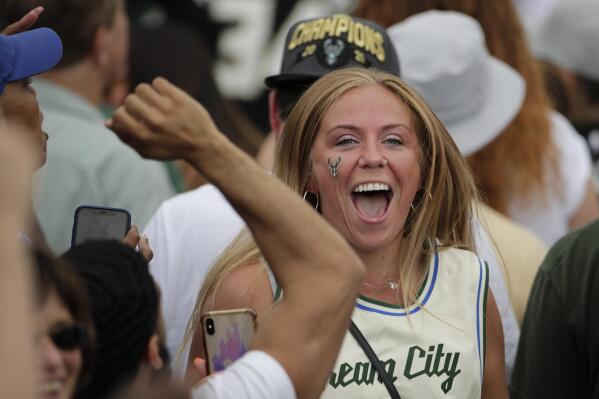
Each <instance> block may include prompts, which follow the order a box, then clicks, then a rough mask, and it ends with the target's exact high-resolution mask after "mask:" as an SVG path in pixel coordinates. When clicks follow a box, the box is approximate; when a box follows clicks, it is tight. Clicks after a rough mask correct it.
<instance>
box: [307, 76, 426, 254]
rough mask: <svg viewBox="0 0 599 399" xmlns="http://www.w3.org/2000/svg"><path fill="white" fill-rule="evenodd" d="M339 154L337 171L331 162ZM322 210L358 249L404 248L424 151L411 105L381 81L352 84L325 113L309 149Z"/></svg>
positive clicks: (313, 187)
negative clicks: (412, 115)
mask: <svg viewBox="0 0 599 399" xmlns="http://www.w3.org/2000/svg"><path fill="white" fill-rule="evenodd" d="M337 157H341V162H340V163H339V165H338V172H339V174H338V176H336V177H333V176H332V175H331V170H330V166H329V159H330V161H331V163H333V162H334V161H335V160H336V159H337ZM311 158H312V181H311V183H310V185H309V191H312V192H318V193H319V195H320V204H321V211H322V215H323V216H324V218H325V219H327V220H328V221H329V222H330V223H331V224H332V225H333V226H334V227H335V228H336V229H337V230H338V231H339V232H340V233H341V234H342V235H343V236H344V237H345V238H346V239H347V240H348V242H349V243H350V244H351V245H352V246H353V247H354V249H356V250H357V251H358V252H368V253H372V252H376V251H378V250H381V249H385V248H397V249H399V243H400V242H401V239H402V237H403V227H404V223H405V220H406V217H407V216H408V213H409V211H410V204H411V203H412V201H413V199H414V195H415V194H416V192H417V191H418V189H419V188H420V182H421V169H420V163H421V162H420V161H421V149H420V144H419V141H418V137H417V134H416V132H415V129H414V127H413V123H412V117H411V115H410V113H409V111H408V108H407V107H406V106H405V105H404V104H403V103H402V102H401V101H400V100H399V99H398V98H397V97H396V96H395V95H394V94H393V93H391V92H390V91H389V90H387V89H385V88H384V87H382V86H380V85H378V84H368V85H365V86H360V87H357V88H353V89H351V90H349V91H347V92H345V93H344V94H343V95H341V96H340V97H339V98H338V99H337V100H336V101H335V103H334V104H333V105H332V106H331V107H330V108H329V109H328V111H327V112H326V113H325V115H324V117H323V119H322V122H321V123H320V127H319V129H318V132H317V134H316V138H315V140H314V146H313V147H312V152H311Z"/></svg>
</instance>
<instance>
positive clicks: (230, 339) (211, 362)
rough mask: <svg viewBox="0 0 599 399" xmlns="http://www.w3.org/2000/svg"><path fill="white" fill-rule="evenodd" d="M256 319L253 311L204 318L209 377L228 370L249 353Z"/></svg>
mask: <svg viewBox="0 0 599 399" xmlns="http://www.w3.org/2000/svg"><path fill="white" fill-rule="evenodd" d="M255 319H256V314H255V312H253V311H252V310H249V309H244V310H237V311H235V310H233V311H222V312H209V313H207V314H206V315H205V316H204V317H203V318H202V327H203V330H204V331H203V332H204V334H203V335H204V346H205V349H206V358H207V363H208V364H207V365H208V373H209V374H212V373H214V372H217V371H222V370H224V369H225V368H226V367H227V366H229V365H230V364H231V363H233V362H234V361H235V360H237V359H239V358H240V357H242V356H243V354H244V353H245V352H247V351H248V349H249V347H250V344H251V341H252V338H253V337H254V329H255Z"/></svg>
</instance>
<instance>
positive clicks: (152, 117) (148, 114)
mask: <svg viewBox="0 0 599 399" xmlns="http://www.w3.org/2000/svg"><path fill="white" fill-rule="evenodd" d="M125 109H126V110H127V112H128V113H129V114H130V115H131V116H132V117H133V118H135V119H137V120H138V121H139V122H142V123H145V124H147V125H149V127H155V126H158V125H159V124H160V120H161V115H162V112H161V111H159V110H158V109H157V108H155V107H154V106H152V105H150V104H148V102H147V101H144V100H143V99H142V98H141V97H139V96H137V95H128V96H127V98H126V99H125Z"/></svg>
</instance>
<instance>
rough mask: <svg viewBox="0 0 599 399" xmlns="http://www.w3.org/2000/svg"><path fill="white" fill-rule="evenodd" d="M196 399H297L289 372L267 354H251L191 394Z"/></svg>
mask: <svg viewBox="0 0 599 399" xmlns="http://www.w3.org/2000/svg"><path fill="white" fill-rule="evenodd" d="M191 397H192V399H294V398H295V397H296V395H295V389H294V388H293V384H292V382H291V379H290V378H289V375H287V372H286V371H285V369H284V368H283V366H281V364H280V363H279V362H277V361H276V360H275V358H273V357H272V356H270V355H269V354H268V353H266V352H261V351H250V352H248V353H246V354H245V355H244V356H243V357H242V358H241V359H239V360H237V361H236V362H235V363H233V364H232V365H231V366H229V367H227V369H225V370H224V371H222V372H220V373H218V374H215V375H213V376H211V377H208V378H207V379H206V381H204V382H203V383H201V384H200V385H198V386H197V387H196V388H194V389H193V390H192V391H191Z"/></svg>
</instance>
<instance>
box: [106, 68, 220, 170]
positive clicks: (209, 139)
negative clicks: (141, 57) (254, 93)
mask: <svg viewBox="0 0 599 399" xmlns="http://www.w3.org/2000/svg"><path fill="white" fill-rule="evenodd" d="M106 125H107V127H108V128H110V129H112V130H114V131H115V132H116V134H117V135H118V136H119V137H120V139H121V140H122V141H124V142H125V143H127V144H128V145H130V146H131V147H133V148H134V149H135V150H136V151H137V152H139V153H140V154H141V155H142V156H143V157H146V158H153V159H160V160H168V159H176V158H182V159H190V158H192V157H193V156H194V155H197V154H198V153H200V154H201V153H205V151H210V149H211V147H212V144H214V142H216V141H218V140H219V139H220V138H222V137H223V136H222V134H221V133H220V132H219V131H218V129H217V128H216V126H215V125H214V122H213V121H212V119H211V118H210V115H209V114H208V112H207V111H206V109H204V107H203V106H202V105H200V104H199V103H198V102H197V101H195V100H194V99H193V98H192V97H190V96H189V95H187V94H186V93H185V92H184V91H182V90H181V89H179V88H178V87H176V86H174V85H173V84H172V83H170V82H169V81H167V80H166V79H164V78H156V79H155V80H154V81H153V82H152V85H149V84H146V83H142V84H140V85H138V86H137V88H136V89H135V93H132V94H130V95H128V96H127V98H126V99H125V103H124V105H123V106H121V107H119V108H118V109H117V110H116V112H115V113H114V116H113V118H112V119H111V120H108V121H107V123H106Z"/></svg>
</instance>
